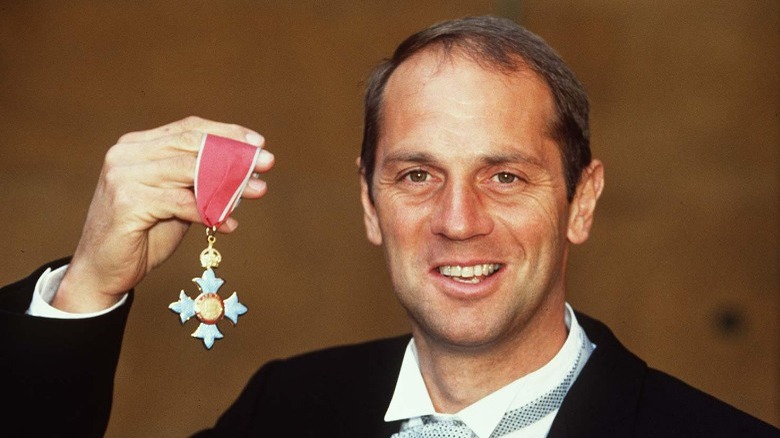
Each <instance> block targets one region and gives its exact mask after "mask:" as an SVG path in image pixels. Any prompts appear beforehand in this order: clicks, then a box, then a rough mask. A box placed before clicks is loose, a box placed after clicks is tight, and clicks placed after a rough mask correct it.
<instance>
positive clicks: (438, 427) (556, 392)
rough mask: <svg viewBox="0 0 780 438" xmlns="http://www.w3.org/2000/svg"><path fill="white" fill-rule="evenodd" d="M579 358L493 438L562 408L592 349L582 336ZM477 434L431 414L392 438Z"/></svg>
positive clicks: (506, 421) (471, 436)
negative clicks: (556, 381)
mask: <svg viewBox="0 0 780 438" xmlns="http://www.w3.org/2000/svg"><path fill="white" fill-rule="evenodd" d="M580 341H581V345H580V351H579V354H578V355H577V361H576V362H575V364H574V366H573V367H572V369H571V370H570V371H569V372H568V374H567V375H566V377H565V378H564V379H563V381H562V382H561V383H560V384H558V386H556V387H555V388H553V389H551V390H550V391H548V392H547V393H546V394H544V395H542V396H541V397H539V398H537V399H536V400H533V401H532V402H530V403H527V404H526V405H524V406H521V407H519V408H516V409H512V410H510V411H508V412H507V413H505V414H504V416H503V417H502V418H501V421H500V422H499V423H498V425H497V426H496V428H495V429H494V430H493V433H491V434H490V438H499V437H502V436H505V435H507V434H510V433H512V432H514V431H516V430H518V429H522V428H523V427H526V426H530V425H531V424H533V423H535V422H537V421H539V420H541V419H542V418H544V417H546V416H547V415H549V414H550V413H551V412H553V411H555V410H556V409H558V408H560V407H561V403H563V398H564V397H565V396H566V393H567V392H568V391H569V387H570V386H571V385H572V383H574V379H575V378H576V377H577V374H578V373H579V370H580V368H581V365H582V361H583V358H586V360H587V357H589V356H590V353H591V352H593V344H591V343H590V341H588V340H587V338H586V337H585V336H582V335H581V338H580ZM476 436H477V435H476V434H475V433H474V432H473V431H472V430H471V429H469V428H468V426H466V425H465V424H464V423H463V422H462V421H460V420H458V419H437V418H435V417H433V416H431V415H426V416H424V417H421V418H420V421H419V422H418V424H417V425H414V426H406V427H403V428H402V429H401V432H398V433H396V434H394V435H393V436H392V437H391V438H445V437H448V438H475V437H476Z"/></svg>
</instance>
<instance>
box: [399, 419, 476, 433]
mask: <svg viewBox="0 0 780 438" xmlns="http://www.w3.org/2000/svg"><path fill="white" fill-rule="evenodd" d="M421 421H422V424H419V425H417V426H413V427H410V428H408V429H406V430H402V431H401V432H398V433H396V434H394V435H393V436H392V437H391V438H475V437H476V436H477V435H476V434H475V433H474V432H472V430H471V429H469V427H468V426H466V425H465V424H463V422H462V421H460V420H457V419H452V420H437V419H435V418H433V417H432V416H430V415H426V416H424V417H422V418H421Z"/></svg>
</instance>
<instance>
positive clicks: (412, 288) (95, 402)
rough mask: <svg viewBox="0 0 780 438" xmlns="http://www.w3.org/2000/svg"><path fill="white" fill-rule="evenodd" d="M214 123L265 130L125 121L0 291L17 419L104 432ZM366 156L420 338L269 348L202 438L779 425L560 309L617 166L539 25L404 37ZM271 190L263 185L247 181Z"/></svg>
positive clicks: (630, 432)
mask: <svg viewBox="0 0 780 438" xmlns="http://www.w3.org/2000/svg"><path fill="white" fill-rule="evenodd" d="M203 132H211V133H218V134H221V135H224V136H227V137H230V138H234V139H236V140H241V141H246V142H248V143H253V144H255V145H258V146H259V145H261V144H262V138H261V137H259V135H257V133H254V132H253V131H249V130H247V129H245V128H242V127H237V126H235V125H224V124H219V123H215V122H210V121H205V120H201V119H187V120H185V121H181V122H177V123H174V124H171V125H167V126H165V127H161V128H157V129H154V130H150V131H145V132H140V133H131V134H128V135H127V136H125V137H123V138H122V139H121V140H120V144H119V145H117V146H116V147H114V148H112V152H109V155H108V156H107V158H106V164H105V168H104V171H103V173H102V176H101V180H100V183H99V185H98V190H97V191H96V195H95V199H94V200H93V204H92V206H91V208H90V214H89V216H88V219H87V225H86V226H85V231H84V235H83V236H82V239H81V242H80V244H79V248H78V249H77V251H76V254H75V255H74V257H73V260H72V262H71V263H70V265H68V266H63V267H59V268H57V269H56V270H55V271H45V272H38V273H36V274H33V276H31V277H30V278H29V279H27V280H24V281H22V282H20V283H17V284H15V285H11V286H8V287H6V288H4V290H3V291H2V293H0V298H2V300H0V304H3V303H5V304H4V305H3V307H2V308H3V311H2V313H1V314H0V322H2V323H3V324H5V325H6V326H8V327H10V329H9V333H11V332H12V333H19V335H18V336H14V337H11V339H10V340H7V341H4V342H6V343H7V344H8V345H6V348H7V350H6V351H12V352H13V353H14V356H18V357H21V359H19V360H14V361H3V367H4V368H3V369H2V370H3V371H4V373H5V375H9V374H10V375H12V376H15V377H16V379H12V380H13V383H11V385H12V387H11V391H12V393H14V394H15V395H18V398H19V399H20V402H19V404H18V406H21V407H22V408H15V409H16V410H15V411H14V412H15V414H14V416H13V417H9V421H8V422H5V424H9V423H10V424H12V426H11V427H12V428H13V425H18V424H20V423H26V424H25V425H24V427H26V428H28V429H26V430H30V429H32V430H35V428H41V430H35V431H36V432H42V433H46V432H51V431H56V432H60V433H61V432H62V431H65V434H70V433H73V434H78V435H81V436H83V435H89V434H96V435H99V434H100V433H101V431H102V430H103V428H104V427H105V422H106V421H107V414H108V407H107V406H109V405H110V398H111V392H110V389H111V381H112V379H113V372H114V367H115V366H116V360H117V355H118V352H119V348H118V346H119V342H120V340H121V334H122V330H123V327H124V324H125V319H126V317H127V312H128V311H129V306H130V303H129V301H131V300H129V299H127V298H125V297H126V296H127V290H128V289H130V288H132V287H134V286H135V285H136V284H137V283H138V282H140V281H141V279H142V278H143V276H144V275H145V274H146V273H147V272H148V271H149V270H151V269H153V268H154V267H155V266H157V265H158V264H159V263H162V262H163V261H164V260H165V259H166V258H167V257H168V256H169V255H170V254H171V253H172V251H173V250H174V249H175V248H176V246H177V245H178V243H179V242H180V240H181V237H182V236H183V232H184V230H186V223H187V222H197V221H198V220H199V219H198V217H197V210H195V207H194V199H192V196H191V193H190V192H187V191H186V190H183V189H186V188H187V187H189V186H191V185H192V178H191V175H192V174H193V171H194V165H195V163H194V161H195V160H194V155H195V154H196V153H197V144H198V142H199V139H200V138H201V135H202V133H203ZM272 158H273V157H272V156H270V154H268V153H264V155H261V159H260V160H259V162H258V165H257V167H256V169H255V170H257V171H259V172H262V171H266V170H268V169H270V167H271V165H272V163H273V159H272ZM160 160H167V161H166V162H167V163H168V164H170V165H171V166H174V170H173V171H171V168H169V167H166V166H160ZM127 162H130V163H132V164H133V165H132V166H130V168H129V169H128V168H127V167H126V166H124V164H125V163H127ZM359 168H360V175H361V181H360V184H361V202H362V205H363V209H364V219H365V226H366V233H367V237H368V239H369V241H371V242H372V243H374V244H376V245H381V246H382V248H383V250H384V253H385V256H386V260H387V265H388V269H389V272H390V276H391V279H392V284H393V288H394V291H395V293H396V295H397V296H398V300H399V301H400V303H401V305H402V306H403V307H404V308H405V309H406V311H407V313H408V315H409V320H410V323H411V331H412V336H411V337H410V336H403V337H400V338H395V339H388V340H380V341H374V342H370V343H366V344H361V345H355V346H346V347H338V348H332V349H328V350H323V351H319V352H314V353H309V354H306V355H302V356H299V357H294V358H290V359H285V360H280V361H274V362H271V363H269V364H267V365H265V366H264V367H262V368H261V369H260V371H258V373H257V374H256V375H255V376H254V377H253V379H252V380H251V381H250V382H249V384H248V385H247V387H246V388H245V389H244V391H243V393H242V394H241V396H240V397H239V398H238V400H237V401H236V402H235V403H234V405H233V406H232V407H230V408H229V409H228V411H227V412H226V413H225V414H224V415H223V416H222V417H221V418H220V420H219V422H218V423H217V424H216V425H215V427H214V428H213V429H211V430H208V431H203V432H202V433H201V434H202V435H203V436H207V435H211V436H296V437H298V436H344V437H357V436H360V437H368V436H370V437H375V436H376V437H390V436H393V437H397V438H411V437H472V438H473V437H479V438H488V437H506V438H519V437H539V436H555V437H564V436H601V437H603V436H618V437H624V436H642V437H644V436H647V437H651V436H653V437H657V436H664V437H669V436H777V431H776V429H774V428H772V427H771V426H769V425H766V424H764V423H762V422H760V421H758V420H756V419H754V418H752V417H750V416H748V415H747V414H744V413H742V412H740V411H738V410H736V409H734V408H732V407H730V406H728V405H726V404H724V403H722V402H720V401H718V400H716V399H714V398H712V397H710V396H708V395H706V394H704V393H702V392H700V391H697V390H695V389H693V388H691V387H689V386H687V385H685V384H684V383H682V382H680V381H679V380H676V379H674V378H672V377H670V376H668V375H665V374H663V373H661V372H659V371H656V370H653V369H650V368H648V367H647V365H646V364H645V363H644V362H643V361H642V360H640V359H639V358H637V357H636V356H634V355H633V354H631V353H630V352H629V351H627V350H626V349H625V348H624V347H623V346H622V345H620V343H619V342H618V341H617V340H616V339H615V337H614V336H613V335H612V333H611V332H610V331H609V330H608V329H607V328H606V327H605V326H604V325H602V324H601V323H599V322H597V321H595V320H593V319H591V318H589V317H587V316H585V315H582V314H578V313H576V312H574V311H573V309H572V308H571V307H570V306H569V305H568V304H567V303H566V291H565V289H566V287H565V272H566V260H567V254H568V249H569V245H571V244H579V243H582V242H584V241H585V240H587V238H588V233H589V231H590V228H591V225H592V223H593V215H594V211H595V208H596V203H597V200H598V198H599V195H600V194H601V191H602V189H603V187H604V172H603V166H602V164H601V163H600V162H599V161H598V160H593V159H591V155H590V146H589V132H588V103H587V97H586V95H585V92H584V90H583V87H582V86H581V85H580V83H579V82H578V81H577V79H576V78H575V77H574V75H573V74H572V72H571V71H570V70H569V68H568V67H567V66H566V65H565V64H564V63H563V61H562V60H561V59H560V58H559V57H558V56H557V55H556V54H555V52H554V51H553V50H552V49H551V48H550V47H549V46H547V44H546V43H544V41H542V40H541V39H540V38H538V37H537V36H535V35H533V34H532V33H530V32H528V31H527V30H525V29H523V28H522V27H520V26H518V25H516V24H514V23H513V22H511V21H509V20H505V19H498V18H493V17H476V18H466V19H462V20H454V21H449V22H444V23H440V24H437V25H434V26H433V27H431V28H428V29H426V30H423V31H421V32H420V33H418V34H415V35H413V36H411V37H410V38H409V39H407V40H406V41H404V42H403V43H402V44H401V45H400V46H399V48H398V49H397V50H396V52H395V53H394V55H393V56H392V58H390V59H389V60H387V61H385V62H384V63H382V64H381V65H380V66H379V67H378V68H377V69H376V70H375V72H374V73H373V75H372V76H371V78H370V80H369V84H368V90H367V93H366V119H365V131H364V141H363V149H362V153H361V157H360V159H359ZM139 182H142V183H144V184H141V185H142V186H143V188H139V184H138V183H139ZM150 186H151V187H155V188H156V189H159V191H156V192H150V190H149V189H148V187H150ZM264 191H265V187H264V185H263V184H262V183H260V182H259V181H255V182H253V183H252V184H251V185H250V186H249V188H248V190H247V191H246V192H245V193H244V195H245V196H246V197H250V198H256V197H260V196H261V195H262V194H263V193H264ZM188 193H189V195H188ZM117 194H121V195H122V196H118V195H117ZM166 196H167V197H168V198H166ZM128 198H129V199H134V200H135V201H134V202H124V200H125V199H128ZM165 199H170V200H176V202H173V203H166V202H164V200H165ZM112 201H113V202H112ZM120 201H121V202H120ZM233 228H235V224H234V223H232V224H231V223H228V224H226V225H225V226H224V228H223V231H227V232H229V231H232V229H233ZM139 248H141V249H140V250H139ZM36 281H37V285H36ZM12 298H13V299H12ZM31 300H32V305H31V304H30V303H31ZM19 309H21V311H22V312H23V311H24V310H25V309H27V313H28V314H29V315H26V316H21V315H19V314H18V313H19V311H20V310H19ZM14 312H16V313H14ZM52 317H54V318H76V319H71V320H64V319H57V320H54V318H52ZM74 331H77V332H79V333H84V332H89V333H92V334H94V339H87V340H86V341H84V342H85V344H84V345H78V344H76V345H74V346H72V347H71V348H70V349H66V350H68V351H61V349H58V348H55V345H56V344H55V345H51V344H47V342H45V341H44V340H42V339H45V336H44V335H42V334H46V333H52V332H54V333H57V336H67V335H68V333H72V332H74ZM74 339H81V337H77V338H74ZM71 342H78V341H77V340H76V341H74V340H71ZM31 346H34V347H35V348H34V349H33V348H30V347H31ZM96 346H97V347H98V348H95V347H96ZM31 351H35V353H34V354H33V353H31ZM25 356H29V357H25ZM42 361H43V363H44V364H48V363H51V361H56V363H58V364H59V369H58V370H51V369H49V368H47V367H46V366H43V365H42V363H41V362H42ZM13 385H16V386H13ZM41 394H45V395H46V396H43V397H42V396H41ZM74 398H75V401H76V402H74ZM49 411H52V415H51V416H50V418H51V420H50V421H47V422H43V423H42V422H37V423H36V422H30V421H22V419H25V418H27V417H26V416H27V415H29V412H47V413H48V412H49Z"/></svg>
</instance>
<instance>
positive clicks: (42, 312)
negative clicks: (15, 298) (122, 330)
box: [27, 265, 127, 319]
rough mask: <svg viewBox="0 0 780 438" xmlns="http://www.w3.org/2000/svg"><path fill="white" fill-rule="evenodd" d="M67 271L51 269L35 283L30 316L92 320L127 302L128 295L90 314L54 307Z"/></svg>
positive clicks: (63, 267) (66, 266)
mask: <svg viewBox="0 0 780 438" xmlns="http://www.w3.org/2000/svg"><path fill="white" fill-rule="evenodd" d="M67 269H68V265H65V266H61V267H59V268H57V269H55V270H53V271H52V269H51V268H49V269H47V270H46V271H45V272H44V273H43V274H42V275H41V276H40V278H38V282H37V283H35V291H34V292H33V297H32V301H31V302H30V307H29V308H28V309H27V314H28V315H32V316H42V317H45V318H59V319H76V318H92V317H95V316H100V315H103V314H106V313H108V312H110V311H112V310H114V309H116V308H118V307H120V306H121V305H122V304H124V303H125V301H127V294H125V296H123V297H122V299H121V300H119V302H118V303H116V304H114V305H113V306H111V307H109V308H107V309H103V310H100V311H97V312H90V313H70V312H65V311H62V310H60V309H57V308H55V307H52V305H51V304H50V303H51V302H52V301H53V300H54V295H56V293H57V289H59V287H60V282H61V281H62V277H63V276H64V275H65V271H66V270H67Z"/></svg>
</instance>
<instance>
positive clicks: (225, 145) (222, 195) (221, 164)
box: [195, 134, 260, 227]
mask: <svg viewBox="0 0 780 438" xmlns="http://www.w3.org/2000/svg"><path fill="white" fill-rule="evenodd" d="M259 156H260V148H259V147H256V146H252V145H251V144H248V143H243V142H240V141H236V140H232V139H229V138H225V137H220V136H218V135H212V134H206V135H205V136H204V138H203V142H202V144H201V146H200V150H199V151H198V160H197V164H196V167H195V200H196V203H197V205H198V212H199V213H200V218H201V220H202V221H203V223H204V224H206V226H207V227H219V226H220V225H222V224H223V223H224V222H225V221H226V220H227V219H228V217H230V213H232V212H233V209H235V208H236V206H237V205H238V201H239V200H240V198H241V193H243V191H244V188H245V187H246V184H247V183H248V182H249V178H250V177H251V176H252V172H253V171H254V168H255V163H256V162H257V158H258V157H259Z"/></svg>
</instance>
